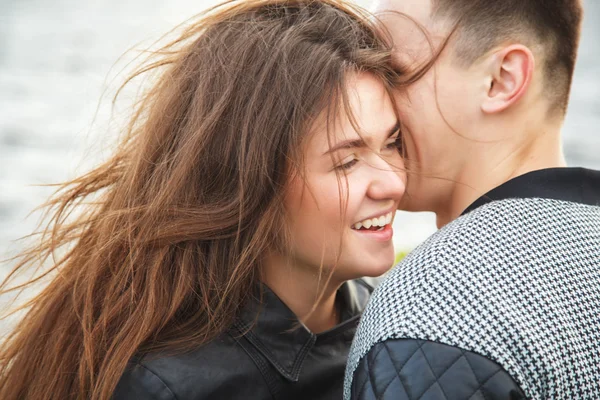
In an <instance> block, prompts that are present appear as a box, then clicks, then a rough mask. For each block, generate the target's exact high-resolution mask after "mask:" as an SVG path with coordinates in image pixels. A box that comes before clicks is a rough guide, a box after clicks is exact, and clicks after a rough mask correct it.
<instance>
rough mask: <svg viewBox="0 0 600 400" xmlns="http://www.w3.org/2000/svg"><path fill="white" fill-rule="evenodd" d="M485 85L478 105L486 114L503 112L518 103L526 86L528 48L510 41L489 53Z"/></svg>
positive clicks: (530, 70) (532, 66) (528, 78)
mask: <svg viewBox="0 0 600 400" xmlns="http://www.w3.org/2000/svg"><path fill="white" fill-rule="evenodd" d="M488 68H489V71H488V72H489V87H488V91H487V94H486V96H485V98H484V101H483V103H482V104H481V110H482V111H483V112H484V113H486V114H494V113H498V112H501V111H504V110H505V109H507V108H508V107H510V106H512V105H513V104H515V103H516V102H518V101H519V100H520V99H521V98H522V97H523V95H525V93H526V92H527V89H529V86H530V83H531V79H532V77H533V71H534V69H535V58H534V57H533V53H532V52H531V50H529V48H527V47H526V46H523V45H521V44H514V45H510V46H508V47H505V48H503V49H502V50H500V51H499V52H496V53H494V54H492V55H491V56H490V62H489V64H488Z"/></svg>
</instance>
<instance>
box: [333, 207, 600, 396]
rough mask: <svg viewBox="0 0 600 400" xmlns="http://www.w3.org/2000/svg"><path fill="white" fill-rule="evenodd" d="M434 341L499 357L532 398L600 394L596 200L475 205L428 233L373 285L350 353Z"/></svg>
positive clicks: (352, 361)
mask: <svg viewBox="0 0 600 400" xmlns="http://www.w3.org/2000/svg"><path fill="white" fill-rule="evenodd" d="M397 338H411V339H424V340H430V341H436V342H440V343H444V344H448V345H452V346H457V347H460V348H463V349H465V350H469V351H472V352H476V353H479V354H482V355H484V356H486V357H488V358H489V359H491V360H493V361H495V362H497V363H499V364H500V365H501V366H503V367H504V369H505V370H506V371H507V372H508V373H509V374H510V375H511V376H512V377H513V379H514V380H515V381H516V382H517V383H518V384H519V385H520V386H521V389H522V390H523V391H524V393H525V394H526V395H527V396H528V397H529V398H531V399H556V400H559V399H565V400H567V399H569V400H573V399H600V207H594V206H587V205H581V204H577V203H571V202H566V201H558V200H548V199H509V200H502V201H497V202H493V203H489V204H487V205H484V206H481V207H479V208H477V209H476V210H474V211H472V212H471V213H469V214H467V215H465V216H463V217H461V218H459V219H457V220H456V221H454V222H452V223H451V224H449V225H447V226H446V227H444V228H443V229H441V230H440V231H438V232H437V233H436V234H435V235H433V236H432V237H431V238H430V239H429V240H428V241H426V242H425V243H424V244H423V245H421V246H420V247H419V248H417V249H416V250H415V251H413V252H412V253H411V254H410V255H409V256H408V257H407V258H406V259H405V260H404V261H403V262H402V263H400V264H399V265H398V266H396V267H395V268H394V269H393V270H392V271H391V272H390V273H389V275H388V277H387V278H386V279H385V280H384V281H383V283H382V284H381V285H379V287H378V288H377V289H376V290H375V292H374V294H373V297H372V298H371V301H370V303H369V305H368V306H367V308H366V310H365V312H364V314H363V316H362V319H361V323H360V326H359V328H358V331H357V334H356V337H355V340H354V344H353V346H352V349H351V350H350V357H349V360H348V368H347V371H346V381H345V386H344V397H345V398H346V399H349V398H350V387H351V382H352V376H353V374H354V370H355V368H356V367H357V365H358V363H359V361H360V359H361V357H363V356H364V355H365V354H366V353H367V352H368V351H369V349H370V348H371V347H372V346H373V345H374V344H376V343H378V342H382V341H384V340H386V339H397Z"/></svg>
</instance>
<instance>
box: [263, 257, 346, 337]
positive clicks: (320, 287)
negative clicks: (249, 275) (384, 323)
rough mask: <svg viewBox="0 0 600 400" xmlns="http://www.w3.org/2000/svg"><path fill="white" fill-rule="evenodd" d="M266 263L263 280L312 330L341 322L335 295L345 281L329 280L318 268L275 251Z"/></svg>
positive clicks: (320, 330)
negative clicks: (304, 264) (299, 262)
mask: <svg viewBox="0 0 600 400" xmlns="http://www.w3.org/2000/svg"><path fill="white" fill-rule="evenodd" d="M263 266H264V269H263V271H264V274H263V282H264V283H265V284H266V285H267V286H268V287H269V288H270V289H271V290H272V291H273V292H274V293H275V294H276V295H277V296H278V297H279V298H280V299H281V301H283V302H284V303H285V305H287V306H288V307H289V309H290V310H292V312H293V313H294V314H296V316H297V317H298V319H299V320H300V321H302V323H303V324H304V325H305V326H306V327H307V328H308V329H309V330H310V331H311V332H314V333H320V332H324V331H326V330H328V329H331V328H333V327H334V326H335V325H337V324H338V323H339V322H340V319H341V316H340V315H339V314H340V312H339V311H338V307H336V294H337V290H338V289H339V287H340V286H341V284H342V282H334V281H333V280H330V281H329V282H326V280H327V277H326V276H321V277H320V279H319V274H318V271H317V270H315V267H309V266H301V265H297V263H294V262H293V261H291V260H290V259H288V258H285V257H282V256H280V255H276V254H270V255H269V256H267V257H266V259H265V261H264V264H263ZM322 275H325V273H323V274H322ZM324 285H325V286H324ZM321 294H322V295H321ZM320 295H321V296H320Z"/></svg>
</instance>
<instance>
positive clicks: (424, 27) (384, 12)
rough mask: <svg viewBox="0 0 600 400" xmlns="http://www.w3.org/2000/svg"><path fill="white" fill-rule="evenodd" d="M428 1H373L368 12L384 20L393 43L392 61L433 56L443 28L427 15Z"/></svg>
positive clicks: (422, 59)
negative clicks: (370, 10)
mask: <svg viewBox="0 0 600 400" xmlns="http://www.w3.org/2000/svg"><path fill="white" fill-rule="evenodd" d="M431 6H432V4H431V0H377V1H376V2H375V3H374V4H373V7H372V11H373V12H374V13H375V14H376V15H377V16H378V17H379V18H380V19H381V20H382V22H384V23H385V25H386V27H387V29H388V31H389V32H390V34H391V35H392V38H393V42H394V54H393V56H392V57H393V60H394V63H396V64H399V65H400V64H406V65H411V64H414V63H415V62H419V61H424V60H425V59H426V58H427V57H430V56H431V55H433V52H434V50H433V48H432V46H434V47H435V46H436V45H437V44H439V43H440V42H441V41H443V39H444V38H445V37H446V35H447V32H446V30H447V29H446V27H445V26H444V25H443V23H442V24H440V22H441V21H437V22H436V21H434V20H433V19H432V17H431Z"/></svg>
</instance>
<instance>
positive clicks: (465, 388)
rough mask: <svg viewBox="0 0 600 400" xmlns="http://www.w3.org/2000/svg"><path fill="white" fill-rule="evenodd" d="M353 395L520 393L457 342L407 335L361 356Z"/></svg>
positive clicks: (384, 398)
mask: <svg viewBox="0 0 600 400" xmlns="http://www.w3.org/2000/svg"><path fill="white" fill-rule="evenodd" d="M352 399H353V400H371V399H377V400H391V399H394V400H517V399H525V395H524V394H523V392H522V391H521V389H520V388H519V386H518V385H517V384H516V383H515V382H514V381H513V379H512V378H511V377H510V376H509V375H508V373H507V372H506V371H505V370H504V369H503V368H502V367H501V366H500V365H498V364H496V363H495V362H493V361H491V360H489V359H487V358H485V357H483V356H481V355H479V354H475V353H471V352H469V351H465V350H463V349H460V348H458V347H452V346H447V345H444V344H440V343H436V342H430V341H424V340H412V339H397V340H387V341H385V342H382V343H378V344H376V345H375V346H373V347H372V348H371V350H370V351H369V352H368V353H367V354H366V355H365V356H364V357H363V358H362V359H361V361H360V363H359V365H358V367H357V369H356V370H355V373H354V379H353V380H352Z"/></svg>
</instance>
